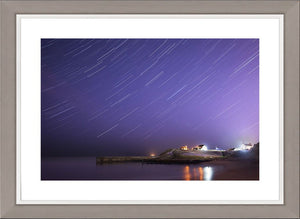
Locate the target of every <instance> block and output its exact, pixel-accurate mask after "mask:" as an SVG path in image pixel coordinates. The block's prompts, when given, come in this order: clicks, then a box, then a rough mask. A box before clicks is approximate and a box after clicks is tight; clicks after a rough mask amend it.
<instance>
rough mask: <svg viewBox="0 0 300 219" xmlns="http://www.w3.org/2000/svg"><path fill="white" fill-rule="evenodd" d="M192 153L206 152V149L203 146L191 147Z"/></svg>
mask: <svg viewBox="0 0 300 219" xmlns="http://www.w3.org/2000/svg"><path fill="white" fill-rule="evenodd" d="M193 151H207V147H206V146H205V145H204V144H200V145H197V146H195V147H193Z"/></svg>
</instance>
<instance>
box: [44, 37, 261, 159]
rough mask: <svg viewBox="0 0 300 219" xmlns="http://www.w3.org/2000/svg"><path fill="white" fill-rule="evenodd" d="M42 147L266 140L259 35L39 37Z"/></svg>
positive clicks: (84, 150) (150, 149)
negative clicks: (261, 124) (261, 137)
mask: <svg viewBox="0 0 300 219" xmlns="http://www.w3.org/2000/svg"><path fill="white" fill-rule="evenodd" d="M41 52H42V57H41V64H42V67H41V74H42V87H41V89H42V90H41V92H42V93H41V94H42V108H41V110H42V121H41V122H42V155H43V156H78V155H79V156H97V155H148V154H149V153H161V152H163V151H164V150H166V149H168V148H175V147H179V146H181V145H188V146H194V145H197V144H206V145H207V146H208V147H209V148H215V147H221V148H224V149H226V148H229V147H235V146H237V145H239V144H241V143H243V142H247V143H248V142H251V143H252V144H253V143H256V142H258V140H259V40H258V39H42V40H41Z"/></svg>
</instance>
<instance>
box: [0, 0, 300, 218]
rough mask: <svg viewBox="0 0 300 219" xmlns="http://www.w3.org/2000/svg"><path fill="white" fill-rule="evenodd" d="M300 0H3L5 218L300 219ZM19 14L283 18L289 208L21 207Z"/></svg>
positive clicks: (0, 207)
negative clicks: (18, 199)
mask: <svg viewBox="0 0 300 219" xmlns="http://www.w3.org/2000/svg"><path fill="white" fill-rule="evenodd" d="M299 6H300V2H299V0H216V1H215V0H198V1H195V0H185V1H183V0H169V1H168V0H162V1H153V0H150V1H148V0H146V1H138V0H119V1H118V0H117V1H105V0H102V1H101V0H100V1H97V0H94V1H78V0H77V1H76V0H51V1H50V0H45V1H42V0H31V1H30V0H23V1H15V0H0V7H1V11H0V15H1V16H0V23H1V35H0V40H1V45H0V46H1V47H0V48H1V57H0V58H1V59H0V67H1V69H0V71H1V79H0V80H1V90H0V92H1V93H0V95H1V136H0V140H1V145H0V146H1V155H0V159H1V162H0V168H1V175H0V177H1V180H0V183H1V184H0V186H1V187H0V188H1V190H0V197H1V198H0V202H1V203H0V216H1V218H299V217H300V215H299V10H300V9H299ZM16 14H283V15H284V100H285V101H284V204H283V205H255V204H254V205H108V204H107V205H16Z"/></svg>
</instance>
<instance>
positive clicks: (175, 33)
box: [17, 15, 283, 204]
mask: <svg viewBox="0 0 300 219" xmlns="http://www.w3.org/2000/svg"><path fill="white" fill-rule="evenodd" d="M282 30H283V16H282V15H17V203H18V204H55V203H64V204H66V203H72V204H90V203H93V204H97V203H98V204H101V203H112V204H120V203H121V204H122V203H126V204H130V203H136V204H153V203H168V204H191V203H194V204H196V203H202V204H210V203H213V204H229V203H232V204H235V203H236V204H259V203H263V204H267V203H269V204H270V203H272V204H282V203H283V195H282V194H283V172H282V169H283V168H282V165H283V144H282V142H283V135H282V119H283V118H282V115H283V111H282V109H283V107H282V103H283V100H282V97H283V94H282V92H283V91H282V90H283V89H282V85H283V62H282V60H283V57H282V51H283V50H282V45H283V43H282V42H283V38H282V36H283V31H282ZM41 38H259V40H260V54H259V57H260V67H259V69H260V77H259V80H260V121H259V122H260V139H259V141H260V180H259V181H41V180H40V178H41V176H40V172H41V168H40V166H41V165H40V162H41V160H40V159H41V158H40V154H41V153H40V152H41V151H40V150H41V145H40V142H41V136H40V128H41V127H40V121H41V120H40V115H41V103H40V95H41V87H40V86H41V85H40V81H41V80H40V79H41V78H40V77H41V72H40V60H41V58H40V40H41ZM182 187H184V189H182V190H181V189H180V188H182ZM195 188H198V189H195ZM174 191H176V192H174Z"/></svg>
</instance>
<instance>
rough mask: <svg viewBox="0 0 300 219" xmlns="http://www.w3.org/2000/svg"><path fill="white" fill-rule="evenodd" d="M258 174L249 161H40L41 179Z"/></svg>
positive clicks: (198, 177)
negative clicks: (169, 162) (168, 162)
mask: <svg viewBox="0 0 300 219" xmlns="http://www.w3.org/2000/svg"><path fill="white" fill-rule="evenodd" d="M258 175H259V174H258V164H256V163H255V164H254V163H249V162H242V163H241V162H218V163H216V162H214V163H213V162H206V163H202V164H191V165H184V164H180V165H175V164H172V165H165V164H141V163H118V164H103V165H96V158H94V157H84V158H43V159H42V180H258Z"/></svg>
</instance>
